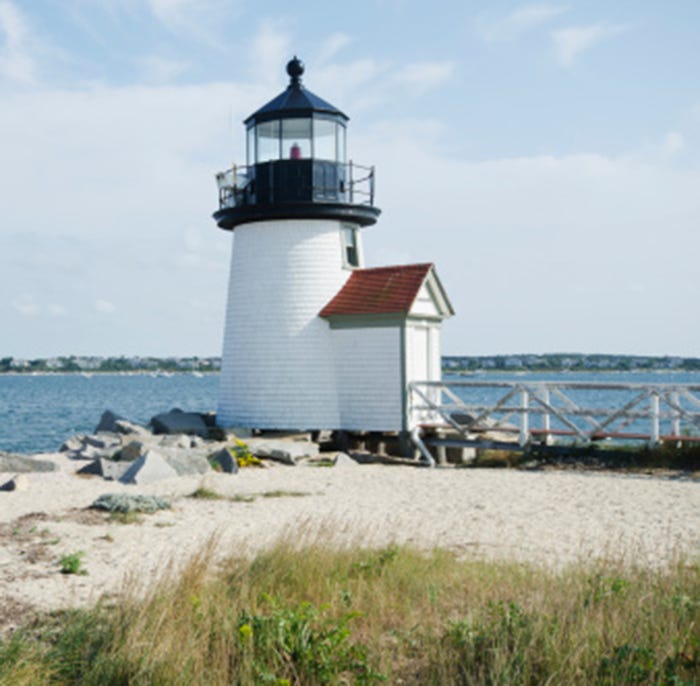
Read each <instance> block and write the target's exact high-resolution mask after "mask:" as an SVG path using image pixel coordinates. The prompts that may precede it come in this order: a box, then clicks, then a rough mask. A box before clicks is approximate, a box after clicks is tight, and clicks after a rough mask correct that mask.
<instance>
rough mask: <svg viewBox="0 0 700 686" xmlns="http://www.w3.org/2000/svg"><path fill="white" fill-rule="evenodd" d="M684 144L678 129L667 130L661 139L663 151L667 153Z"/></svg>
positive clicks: (669, 153)
mask: <svg viewBox="0 0 700 686" xmlns="http://www.w3.org/2000/svg"><path fill="white" fill-rule="evenodd" d="M684 146H685V139H684V138H683V134H682V133H680V132H678V131H669V132H668V133H667V134H666V135H665V136H664V140H663V151H664V153H665V154H667V155H673V154H675V153H677V152H679V151H680V150H682V149H683V147H684Z"/></svg>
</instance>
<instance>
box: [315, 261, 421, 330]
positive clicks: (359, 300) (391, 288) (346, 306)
mask: <svg viewBox="0 0 700 686" xmlns="http://www.w3.org/2000/svg"><path fill="white" fill-rule="evenodd" d="M432 267H433V265H432V264H430V263H426V264H405V265H399V266H395V267H378V268H376V269H356V270H355V271H354V272H353V273H352V274H351V275H350V278H349V279H348V280H347V281H346V282H345V285H344V286H343V287H342V288H341V289H340V291H338V293H337V294H336V295H335V297H334V298H333V299H332V300H331V301H330V302H329V303H328V304H327V305H326V306H325V307H324V308H323V309H322V310H321V312H320V316H321V317H333V316H336V315H348V314H389V313H392V312H393V313H396V312H408V311H409V310H410V309H411V306H412V305H413V301H414V300H415V299H416V295H418V291H419V290H420V287H421V285H422V284H423V281H425V277H426V276H427V275H428V273H429V272H430V270H431V269H432Z"/></svg>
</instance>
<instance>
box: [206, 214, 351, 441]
mask: <svg viewBox="0 0 700 686" xmlns="http://www.w3.org/2000/svg"><path fill="white" fill-rule="evenodd" d="M340 228H341V224H340V222H337V221H326V220H308V219H305V220H284V221H269V222H255V223H251V224H243V225H241V226H239V227H237V228H236V230H235V234H234V247H233V254H232V258H231V275H230V281H229V296H228V306H227V313H226V326H225V333H224V348H223V355H222V370H221V382H220V389H219V408H218V420H219V422H220V423H221V424H222V425H224V426H248V427H256V428H261V429H264V428H275V429H326V428H328V429H335V428H338V427H339V426H340V415H339V407H338V396H337V387H336V381H335V364H334V355H333V350H332V340H331V333H332V332H331V330H330V327H329V325H328V323H327V322H326V321H325V320H324V319H321V318H319V317H318V313H319V311H320V310H321V309H322V308H323V306H324V305H325V304H326V303H327V302H328V301H329V300H330V299H331V298H332V297H333V296H334V295H335V294H336V293H337V292H338V291H339V290H340V288H341V287H342V286H343V284H344V283H345V281H346V279H347V278H348V276H349V274H350V272H349V271H348V270H346V269H344V268H343V264H342V250H341V242H340Z"/></svg>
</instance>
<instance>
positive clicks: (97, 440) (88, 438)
mask: <svg viewBox="0 0 700 686" xmlns="http://www.w3.org/2000/svg"><path fill="white" fill-rule="evenodd" d="M120 448H121V438H120V437H119V435H118V434H115V433H108V432H102V433H100V434H98V435H85V434H78V435H77V436H73V437H72V438H69V439H68V440H67V441H66V442H65V443H64V444H63V445H62V446H61V451H62V452H67V453H68V456H69V457H70V458H72V459H74V460H95V459H97V458H98V457H106V458H111V457H112V456H113V455H114V453H116V452H117V450H119V449H120Z"/></svg>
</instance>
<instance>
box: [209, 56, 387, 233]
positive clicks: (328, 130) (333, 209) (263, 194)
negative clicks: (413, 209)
mask: <svg viewBox="0 0 700 686" xmlns="http://www.w3.org/2000/svg"><path fill="white" fill-rule="evenodd" d="M303 73H304V65H303V64H302V62H301V61H300V60H299V59H297V58H296V57H294V59H292V60H291V61H290V62H289V63H288V64H287V74H289V77H290V80H289V86H287V89H286V90H285V91H283V92H282V93H280V94H279V95H278V96H277V97H276V98H274V99H273V100H271V101H270V102H268V103H267V104H266V105H264V106H263V107H261V108H260V109H259V110H258V111H257V112H255V113H253V114H251V115H250V117H248V118H247V119H246V120H245V125H246V130H247V136H246V148H247V150H246V165H245V166H234V167H233V168H232V169H230V170H228V171H226V172H221V173H219V174H217V182H218V185H219V210H218V211H217V212H215V213H214V219H216V222H217V224H218V225H219V226H220V227H221V228H222V229H229V230H230V229H233V228H235V227H236V226H238V225H239V224H243V223H247V222H254V221H267V220H271V219H302V218H308V219H339V220H342V221H348V222H353V223H355V224H358V225H360V226H368V225H370V224H374V223H375V222H376V221H377V217H378V216H379V213H380V210H379V209H378V208H377V207H375V206H374V168H373V167H362V166H360V165H357V164H353V162H352V161H347V159H346V132H347V122H348V117H347V116H346V115H345V114H343V112H341V111H340V110H338V109H336V108H335V107H333V105H331V104H330V103H328V102H326V101H325V100H323V99H321V98H319V97H318V96H317V95H314V94H313V93H312V92H311V91H309V90H307V89H306V88H304V86H303V85H302V83H301V76H302V74H303Z"/></svg>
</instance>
